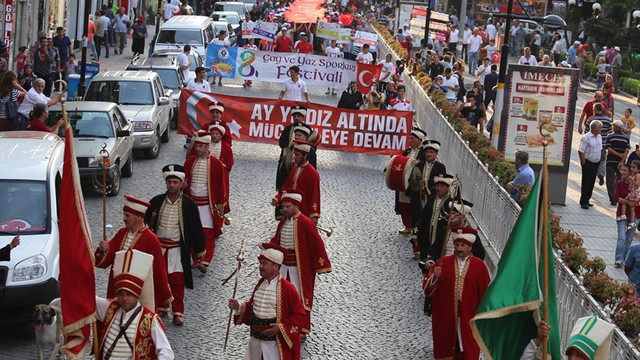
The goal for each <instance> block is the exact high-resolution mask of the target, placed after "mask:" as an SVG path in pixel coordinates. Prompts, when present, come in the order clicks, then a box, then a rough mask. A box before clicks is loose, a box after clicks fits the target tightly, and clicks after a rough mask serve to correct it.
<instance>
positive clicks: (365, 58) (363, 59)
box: [356, 44, 373, 64]
mask: <svg viewBox="0 0 640 360" xmlns="http://www.w3.org/2000/svg"><path fill="white" fill-rule="evenodd" d="M356 62H357V63H362V64H371V63H372V62H373V55H371V53H370V52H369V44H364V45H362V51H360V52H359V53H358V56H356Z"/></svg>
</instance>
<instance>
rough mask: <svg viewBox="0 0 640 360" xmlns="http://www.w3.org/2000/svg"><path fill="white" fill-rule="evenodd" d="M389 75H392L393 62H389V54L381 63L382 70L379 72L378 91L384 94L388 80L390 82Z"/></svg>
mask: <svg viewBox="0 0 640 360" xmlns="http://www.w3.org/2000/svg"><path fill="white" fill-rule="evenodd" d="M391 74H393V62H391V54H387V56H385V58H384V62H383V63H382V69H381V70H380V81H379V82H378V91H379V92H384V91H385V90H386V88H387V84H388V83H389V80H391Z"/></svg>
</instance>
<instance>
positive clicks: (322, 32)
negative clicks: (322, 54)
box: [316, 21, 351, 44]
mask: <svg viewBox="0 0 640 360" xmlns="http://www.w3.org/2000/svg"><path fill="white" fill-rule="evenodd" d="M316 36H317V37H319V38H322V39H329V40H336V42H337V43H338V44H347V43H350V42H351V29H350V28H343V27H341V26H340V24H334V23H330V22H324V21H318V26H317V28H316Z"/></svg>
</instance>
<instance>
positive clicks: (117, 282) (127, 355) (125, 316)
mask: <svg viewBox="0 0 640 360" xmlns="http://www.w3.org/2000/svg"><path fill="white" fill-rule="evenodd" d="M115 262H116V264H117V265H118V266H116V268H114V272H115V276H114V290H115V294H116V295H115V298H110V299H109V300H107V299H103V298H100V297H96V315H97V317H98V321H99V325H98V336H97V337H98V341H99V344H100V347H99V348H100V350H99V352H98V353H97V354H96V359H99V360H108V359H112V358H113V359H158V360H172V359H173V357H174V354H173V350H172V349H171V345H170V344H169V340H168V339H167V335H166V334H165V330H164V325H163V324H162V320H160V317H159V316H158V315H157V314H155V313H154V312H153V310H151V309H150V308H149V307H148V306H146V305H143V304H141V303H142V302H143V299H142V298H141V296H142V294H143V288H144V284H145V282H146V281H147V278H146V277H147V275H148V274H149V272H150V270H151V268H152V266H153V265H152V264H153V263H154V262H155V261H154V257H153V256H151V255H149V254H146V253H143V252H140V251H137V250H131V249H128V250H126V251H119V252H118V254H117V255H116V260H115ZM148 281H151V279H148Z"/></svg>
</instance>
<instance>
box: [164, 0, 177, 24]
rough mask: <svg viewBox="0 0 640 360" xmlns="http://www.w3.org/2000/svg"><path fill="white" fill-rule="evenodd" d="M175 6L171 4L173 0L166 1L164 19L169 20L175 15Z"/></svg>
mask: <svg viewBox="0 0 640 360" xmlns="http://www.w3.org/2000/svg"><path fill="white" fill-rule="evenodd" d="M174 7H175V6H174V5H173V4H171V0H167V2H166V3H164V7H163V14H162V17H163V19H164V21H167V20H169V19H171V18H172V17H173V9H174Z"/></svg>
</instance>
